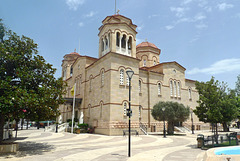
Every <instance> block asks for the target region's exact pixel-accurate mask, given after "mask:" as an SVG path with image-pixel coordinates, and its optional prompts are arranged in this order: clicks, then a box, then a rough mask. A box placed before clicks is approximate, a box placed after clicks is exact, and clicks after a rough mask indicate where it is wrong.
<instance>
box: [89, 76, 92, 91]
mask: <svg viewBox="0 0 240 161" xmlns="http://www.w3.org/2000/svg"><path fill="white" fill-rule="evenodd" d="M89 91H92V77H90V79H89Z"/></svg>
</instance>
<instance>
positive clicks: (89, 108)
mask: <svg viewBox="0 0 240 161" xmlns="http://www.w3.org/2000/svg"><path fill="white" fill-rule="evenodd" d="M90 116H91V105H88V117H90Z"/></svg>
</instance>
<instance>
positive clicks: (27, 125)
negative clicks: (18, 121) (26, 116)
mask: <svg viewBox="0 0 240 161" xmlns="http://www.w3.org/2000/svg"><path fill="white" fill-rule="evenodd" d="M28 124H29V120H27V129H28Z"/></svg>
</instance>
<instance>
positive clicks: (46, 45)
mask: <svg viewBox="0 0 240 161" xmlns="http://www.w3.org/2000/svg"><path fill="white" fill-rule="evenodd" d="M116 6H117V7H116V8H117V9H119V10H120V12H119V14H121V15H123V16H125V17H128V18H130V19H132V21H133V23H134V24H135V25H137V26H138V27H137V32H138V34H137V44H139V43H141V42H143V41H146V40H147V41H148V42H151V43H153V44H155V45H156V46H157V47H158V48H160V49H161V54H160V63H162V62H171V61H176V62H178V63H179V64H181V65H182V66H183V67H185V68H186V73H185V74H186V78H188V79H192V80H198V81H204V82H206V81H209V80H210V79H211V77H212V76H213V77H215V79H217V80H219V81H220V82H222V81H224V82H226V83H227V84H228V86H229V87H230V88H232V89H233V88H235V82H236V81H237V76H238V75H240V0H151V1H150V0H116ZM114 13H115V0H0V18H1V19H3V23H4V24H5V25H6V26H7V27H8V28H9V29H11V30H12V31H14V32H16V33H17V34H18V35H24V36H27V37H30V38H32V39H33V40H34V41H35V43H37V44H38V50H39V55H42V56H43V57H44V58H45V59H46V61H47V62H48V63H51V64H53V66H54V67H55V68H57V72H56V74H55V76H56V77H61V63H62V59H63V56H64V55H65V54H69V53H71V52H73V51H74V50H75V49H76V50H77V52H79V51H80V52H79V53H80V55H87V56H91V57H95V58H97V57H98V41H99V38H98V32H99V31H98V28H99V27H100V26H101V24H102V20H103V19H104V18H105V17H106V16H111V15H113V14H114ZM79 49H80V50H79Z"/></svg>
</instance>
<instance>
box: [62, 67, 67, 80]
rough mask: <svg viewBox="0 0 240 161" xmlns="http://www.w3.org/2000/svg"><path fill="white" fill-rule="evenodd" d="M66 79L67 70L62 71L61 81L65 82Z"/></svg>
mask: <svg viewBox="0 0 240 161" xmlns="http://www.w3.org/2000/svg"><path fill="white" fill-rule="evenodd" d="M66 78H67V70H66V68H65V69H63V80H66Z"/></svg>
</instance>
